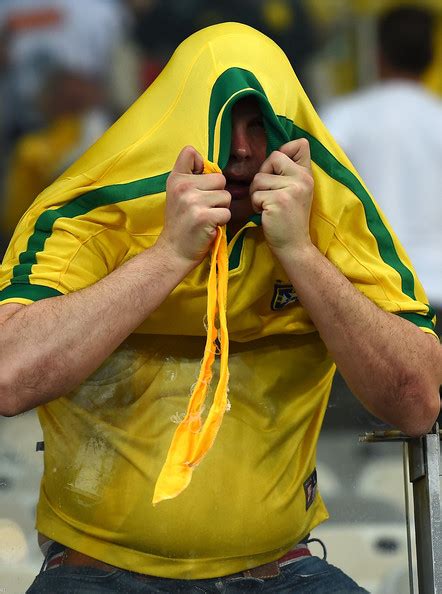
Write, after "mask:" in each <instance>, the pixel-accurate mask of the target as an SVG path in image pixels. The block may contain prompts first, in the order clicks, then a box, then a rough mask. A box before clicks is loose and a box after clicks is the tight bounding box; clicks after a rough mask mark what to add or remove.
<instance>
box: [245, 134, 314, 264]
mask: <svg viewBox="0 0 442 594" xmlns="http://www.w3.org/2000/svg"><path fill="white" fill-rule="evenodd" d="M250 195H251V199H252V204H253V208H254V209H255V211H256V212H258V213H261V214H262V226H263V230H264V234H265V237H266V240H267V243H268V244H269V247H270V249H271V250H272V251H273V252H274V253H275V255H276V256H278V253H281V252H282V251H284V250H293V249H295V250H297V249H302V248H303V247H305V246H307V245H309V244H311V240H310V233H309V221H310V210H311V204H312V198H313V176H312V171H311V161H310V147H309V143H308V140H306V139H305V138H301V139H299V140H292V141H291V142H288V143H286V144H284V145H282V146H281V147H280V149H279V150H278V151H274V152H273V153H272V154H271V155H270V156H269V157H268V158H267V159H266V160H265V161H264V163H263V164H262V165H261V168H260V170H259V172H258V173H257V174H256V175H255V178H254V180H253V182H252V184H251V186H250Z"/></svg>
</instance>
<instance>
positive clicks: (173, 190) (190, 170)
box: [158, 146, 231, 267]
mask: <svg viewBox="0 0 442 594" xmlns="http://www.w3.org/2000/svg"><path fill="white" fill-rule="evenodd" d="M203 167H204V162H203V158H202V156H201V155H200V154H199V153H198V151H196V150H195V149H194V148H193V147H192V146H186V147H184V148H183V150H182V151H181V152H180V154H179V155H178V158H177V160H176V163H175V166H174V168H173V170H172V172H171V173H170V175H169V178H168V180H167V186H166V211H165V221H164V228H163V231H162V232H161V234H160V236H159V238H158V242H159V243H160V244H161V245H162V246H166V247H168V248H169V249H172V250H173V251H174V252H175V253H176V254H177V255H178V256H179V257H180V258H184V259H185V260H187V261H188V262H189V264H190V265H191V267H193V266H196V265H197V264H199V263H200V262H201V261H202V260H203V259H204V257H205V256H206V254H207V252H208V251H209V249H210V245H211V244H212V242H213V240H214V239H215V237H216V228H217V227H218V225H225V224H226V223H227V222H228V221H229V220H230V216H231V215H230V210H229V206H230V200H231V197H230V194H229V192H227V191H226V190H225V189H224V188H225V185H226V179H225V177H224V175H223V174H222V173H208V174H205V175H202V172H203Z"/></svg>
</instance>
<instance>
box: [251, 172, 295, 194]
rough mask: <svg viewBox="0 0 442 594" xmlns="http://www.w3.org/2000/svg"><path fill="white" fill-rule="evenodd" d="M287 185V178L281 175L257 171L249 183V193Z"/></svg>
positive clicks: (276, 188) (278, 188)
mask: <svg viewBox="0 0 442 594" xmlns="http://www.w3.org/2000/svg"><path fill="white" fill-rule="evenodd" d="M285 187H287V179H286V177H285V176H283V175H275V174H272V173H262V172H260V173H257V174H256V175H255V177H254V178H253V181H252V183H251V184H250V194H253V193H254V192H258V191H261V190H280V189H282V188H285Z"/></svg>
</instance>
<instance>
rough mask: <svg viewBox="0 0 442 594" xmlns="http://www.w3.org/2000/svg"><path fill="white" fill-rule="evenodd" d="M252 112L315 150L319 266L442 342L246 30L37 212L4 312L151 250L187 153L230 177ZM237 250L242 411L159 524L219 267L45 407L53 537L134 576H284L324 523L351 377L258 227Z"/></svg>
mask: <svg viewBox="0 0 442 594" xmlns="http://www.w3.org/2000/svg"><path fill="white" fill-rule="evenodd" d="M249 95H253V96H255V97H256V98H257V100H258V101H259V104H260V106H261V110H262V112H263V118H264V124H265V128H266V132H267V138H268V151H269V152H270V151H271V150H274V149H277V148H278V147H279V146H281V145H282V144H283V143H285V142H287V141H288V140H290V139H294V138H300V137H305V138H308V140H309V142H310V148H311V155H312V167H313V175H314V181H315V190H314V200H313V207H312V213H311V222H310V233H311V237H312V240H313V242H314V243H315V245H316V246H317V247H318V249H319V250H320V251H321V252H322V253H323V254H325V256H326V257H327V258H328V259H329V260H330V261H331V262H333V264H334V265H335V266H337V267H338V268H339V269H340V270H341V271H342V273H343V274H344V275H345V276H346V277H347V278H348V279H349V280H350V281H351V282H352V283H353V285H354V286H355V287H356V288H357V289H359V290H360V291H362V292H363V293H364V294H365V295H366V296H367V297H368V298H369V299H371V300H372V301H373V302H374V303H376V304H377V305H378V306H379V307H381V308H382V309H383V310H385V311H389V312H393V313H396V314H398V315H400V316H403V317H405V318H406V319H408V320H409V321H411V322H413V323H415V324H417V325H418V326H420V327H421V328H422V329H423V331H425V332H433V328H434V326H433V324H434V313H433V311H432V309H431V308H430V306H429V305H428V303H427V298H426V296H425V293H424V290H423V288H422V286H421V285H420V283H419V281H418V279H417V278H416V275H415V273H414V271H413V268H412V266H411V263H410V262H409V260H408V258H407V255H406V254H405V252H404V250H403V249H402V247H401V245H400V244H399V242H398V240H397V238H396V236H395V234H394V233H393V231H392V230H391V228H390V227H389V225H388V222H387V221H386V220H385V218H384V216H383V214H382V213H381V212H380V210H379V208H378V207H377V205H376V203H375V202H374V200H373V199H372V197H371V196H370V195H369V193H368V191H367V189H366V187H365V185H364V183H363V182H362V180H361V179H360V178H359V176H358V174H357V172H356V171H355V170H354V168H353V166H352V165H351V163H350V162H349V161H348V159H347V157H346V156H345V154H344V153H343V152H342V150H341V149H340V148H339V147H338V146H337V145H336V143H335V141H334V140H333V138H332V137H331V136H330V134H329V133H328V132H327V130H326V129H325V128H324V126H323V124H322V123H321V121H320V119H319V118H318V116H317V114H316V113H315V111H314V109H313V107H312V105H311V104H310V102H309V100H308V98H307V97H306V95H305V93H304V91H303V89H302V88H301V86H300V84H299V82H298V80H297V78H296V76H295V74H294V73H293V70H292V68H291V66H290V64H289V62H288V60H287V58H286V57H285V56H284V54H283V53H282V52H281V50H280V49H279V48H278V47H277V46H276V45H275V44H274V43H273V42H272V41H271V40H270V39H268V38H267V37H265V36H264V35H262V34H261V33H259V32H257V31H255V30H254V29H251V28H250V27H247V26H244V25H241V24H238V23H226V24H221V25H215V26H213V27H209V28H207V29H203V30H202V31H199V32H198V33H196V34H194V35H193V36H191V37H190V38H189V39H187V40H186V41H185V42H184V43H183V44H181V46H180V47H179V48H178V49H177V51H176V52H175V54H174V56H173V57H172V59H171V61H170V62H169V64H168V65H167V67H166V68H165V70H164V71H163V72H162V73H161V75H160V76H159V77H158V78H157V79H156V81H155V82H154V83H153V85H152V86H151V87H150V88H149V89H148V90H147V91H146V92H145V93H144V94H143V95H142V96H141V97H140V99H139V100H138V101H137V102H136V103H135V104H134V105H133V106H132V107H131V108H129V110H128V111H127V112H126V114H124V115H123V116H122V117H121V118H120V120H119V121H118V122H116V123H115V124H114V125H113V126H112V128H110V130H109V131H108V132H107V133H106V134H105V135H104V136H103V137H102V138H101V139H100V140H99V141H98V143H96V144H95V145H94V147H92V148H91V149H90V150H89V151H88V152H87V153H86V154H85V155H84V156H83V157H82V158H81V159H80V160H79V161H78V162H77V163H76V164H74V165H73V166H72V167H70V168H69V169H68V170H67V172H66V173H65V174H63V175H62V176H61V177H60V178H59V179H58V180H57V181H56V182H55V183H54V184H53V185H52V186H50V187H49V188H48V189H47V190H45V191H44V192H43V193H42V194H41V195H40V196H39V197H38V198H37V200H36V201H35V203H34V204H33V206H32V207H31V208H30V209H29V210H28V212H27V213H26V214H25V216H24V217H23V218H22V220H21V222H20V224H19V226H18V228H17V230H16V232H15V234H14V237H13V239H12V242H11V245H10V247H9V249H8V251H7V254H6V257H5V260H4V263H3V265H2V267H1V271H0V301H1V302H2V303H8V302H18V303H24V304H29V303H32V302H33V301H36V300H38V299H45V298H48V297H52V296H56V295H61V294H67V293H70V292H72V291H77V290H81V289H82V288H84V287H86V286H89V285H91V284H93V283H95V282H97V281H98V280H99V279H101V278H103V277H104V276H106V275H107V274H109V273H111V272H112V271H113V270H115V269H116V268H117V267H118V266H120V265H121V264H122V263H124V262H125V261H127V260H128V259H130V258H132V257H133V256H135V255H136V254H139V253H140V252H141V251H143V250H145V249H148V248H149V247H150V246H152V245H153V244H154V243H155V241H156V239H157V237H158V235H159V233H160V232H161V230H162V225H163V215H164V201H165V184H166V180H167V176H168V174H169V172H170V171H171V169H172V167H173V165H174V162H175V160H176V157H177V155H178V153H179V151H180V150H181V148H182V147H183V146H185V145H187V144H191V145H193V146H194V147H195V148H196V149H197V150H198V151H199V152H200V153H201V154H202V155H203V156H204V157H205V158H206V159H208V160H209V161H213V162H215V163H217V164H218V165H219V166H220V167H221V168H223V167H224V166H225V165H226V163H227V160H228V158H229V148H230V135H231V109H232V106H233V105H234V104H235V102H236V101H237V100H238V99H240V98H242V97H245V96H249ZM228 251H229V285H228V301H227V321H228V328H229V334H230V356H229V368H230V392H229V401H230V403H231V409H230V411H229V412H227V413H226V414H225V417H224V420H223V423H222V425H221V428H220V430H219V434H218V437H217V439H216V441H215V443H214V445H213V447H212V449H211V450H210V452H209V453H208V454H207V456H206V458H205V459H204V460H203V461H202V462H201V464H200V465H199V466H198V468H197V469H196V470H195V472H194V475H193V479H192V482H191V484H190V485H189V487H188V488H187V489H186V491H184V492H183V493H182V494H181V495H179V496H178V497H177V498H175V499H172V500H169V501H164V502H163V503H161V504H160V505H157V506H155V507H153V506H152V504H151V500H152V493H153V489H154V485H155V481H156V479H157V477H158V474H159V471H160V469H161V467H162V465H163V463H164V459H165V456H166V453H167V450H168V447H169V444H170V441H171V438H172V435H173V433H174V430H175V428H176V424H177V423H179V421H180V420H181V418H182V416H183V414H184V411H185V410H186V405H187V400H188V397H189V394H190V391H191V386H192V384H193V383H194V382H195V380H196V377H197V375H198V370H199V365H200V359H201V357H202V353H203V349H204V342H205V340H204V337H205V334H206V330H205V326H204V315H205V309H206V287H207V277H208V268H209V262H208V259H206V260H205V261H204V262H202V263H201V264H200V265H199V266H198V267H197V268H195V269H194V270H193V271H192V272H191V273H190V274H189V275H188V276H187V277H186V278H185V279H184V280H183V281H182V282H181V283H180V284H179V285H178V287H177V288H176V289H175V290H174V291H173V292H172V293H171V294H170V296H169V297H168V298H167V299H166V300H165V301H164V302H163V304H162V305H161V306H160V307H159V308H158V309H157V310H156V311H155V312H153V313H152V314H151V315H150V316H149V318H148V319H146V320H145V322H144V323H143V324H141V326H140V327H139V328H138V329H137V331H136V332H134V333H133V334H132V335H131V336H130V337H129V338H128V339H127V340H126V341H125V342H124V343H123V344H122V345H121V346H120V347H119V348H118V349H117V350H116V351H115V353H114V354H113V355H112V356H111V357H109V358H108V359H107V361H106V362H105V363H104V364H103V365H102V366H101V367H100V369H98V370H97V371H96V372H95V373H94V374H93V375H92V376H91V377H89V378H88V380H86V381H85V382H84V383H83V384H82V385H81V386H79V387H78V388H77V389H76V390H74V391H73V392H72V393H70V394H65V395H61V396H60V398H58V399H56V400H54V401H52V402H50V403H48V404H46V405H44V406H41V407H39V418H40V421H41V424H42V427H43V431H44V439H45V454H44V456H45V471H44V476H43V480H42V485H41V492H40V501H39V504H38V511H37V528H38V530H39V531H40V532H42V533H43V534H45V535H46V536H48V537H50V538H53V539H55V540H57V541H59V542H61V543H63V544H65V545H67V546H70V547H72V548H74V549H76V550H79V551H82V552H84V553H86V554H88V555H91V556H93V557H96V558H97V559H101V560H103V561H106V562H108V563H111V564H114V565H116V566H119V567H122V568H125V569H129V570H132V571H137V572H142V573H146V574H152V575H157V576H162V577H169V578H183V579H186V578H189V579H190V578H193V579H197V578H206V577H214V576H221V575H226V574H229V573H232V572H236V571H240V570H243V569H246V568H248V567H253V566H257V565H260V564H262V563H266V562H268V561H271V560H273V559H276V558H278V557H280V556H281V555H283V554H284V553H285V552H286V551H288V550H289V549H290V548H291V547H292V546H293V545H294V544H295V543H296V542H298V541H299V540H300V539H302V537H304V536H305V535H306V534H307V533H308V532H309V531H310V530H312V528H314V527H315V526H316V525H317V524H319V523H320V522H322V521H324V520H325V519H326V518H327V511H326V509H325V506H324V504H323V501H322V499H321V496H320V493H319V490H318V488H317V484H316V483H317V480H318V484H319V485H320V477H318V478H317V477H316V472H315V466H316V461H315V455H316V454H315V452H316V443H317V439H318V435H319V431H320V428H321V423H322V419H323V416H324V412H325V409H326V406H327V399H328V395H329V392H330V387H331V382H332V378H333V374H334V371H335V366H334V363H333V361H332V360H331V358H330V356H329V354H328V352H327V349H326V347H325V345H324V343H323V342H322V340H321V338H320V337H319V335H318V332H317V331H316V329H315V327H314V325H313V324H312V322H311V320H310V318H309V315H308V313H307V311H306V310H305V309H304V308H303V307H302V306H301V304H300V303H299V301H298V299H297V296H296V293H295V291H294V290H293V287H292V286H291V284H290V282H289V280H288V278H287V275H286V274H285V272H284V270H283V268H282V267H281V266H280V265H279V263H278V262H277V261H275V259H274V258H273V257H272V254H271V252H270V250H269V248H268V246H267V244H266V242H265V239H264V235H263V231H262V227H261V225H260V217H259V216H253V217H252V218H251V219H250V220H249V221H248V222H247V223H246V224H245V226H244V227H243V228H242V229H241V230H240V231H239V232H238V233H237V234H236V235H235V236H234V237H231V238H230V239H229V245H228ZM127 307H132V304H131V303H128V304H127ZM110 323H111V321H110Z"/></svg>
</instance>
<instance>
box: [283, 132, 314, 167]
mask: <svg viewBox="0 0 442 594" xmlns="http://www.w3.org/2000/svg"><path fill="white" fill-rule="evenodd" d="M279 151H280V152H281V153H284V155H287V157H289V158H290V159H291V160H292V161H293V162H294V163H296V164H297V165H301V167H307V168H308V169H310V168H311V156H310V143H309V141H308V140H307V138H298V140H292V141H291V142H287V143H286V144H283V145H282V146H281V147H280V148H279Z"/></svg>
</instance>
